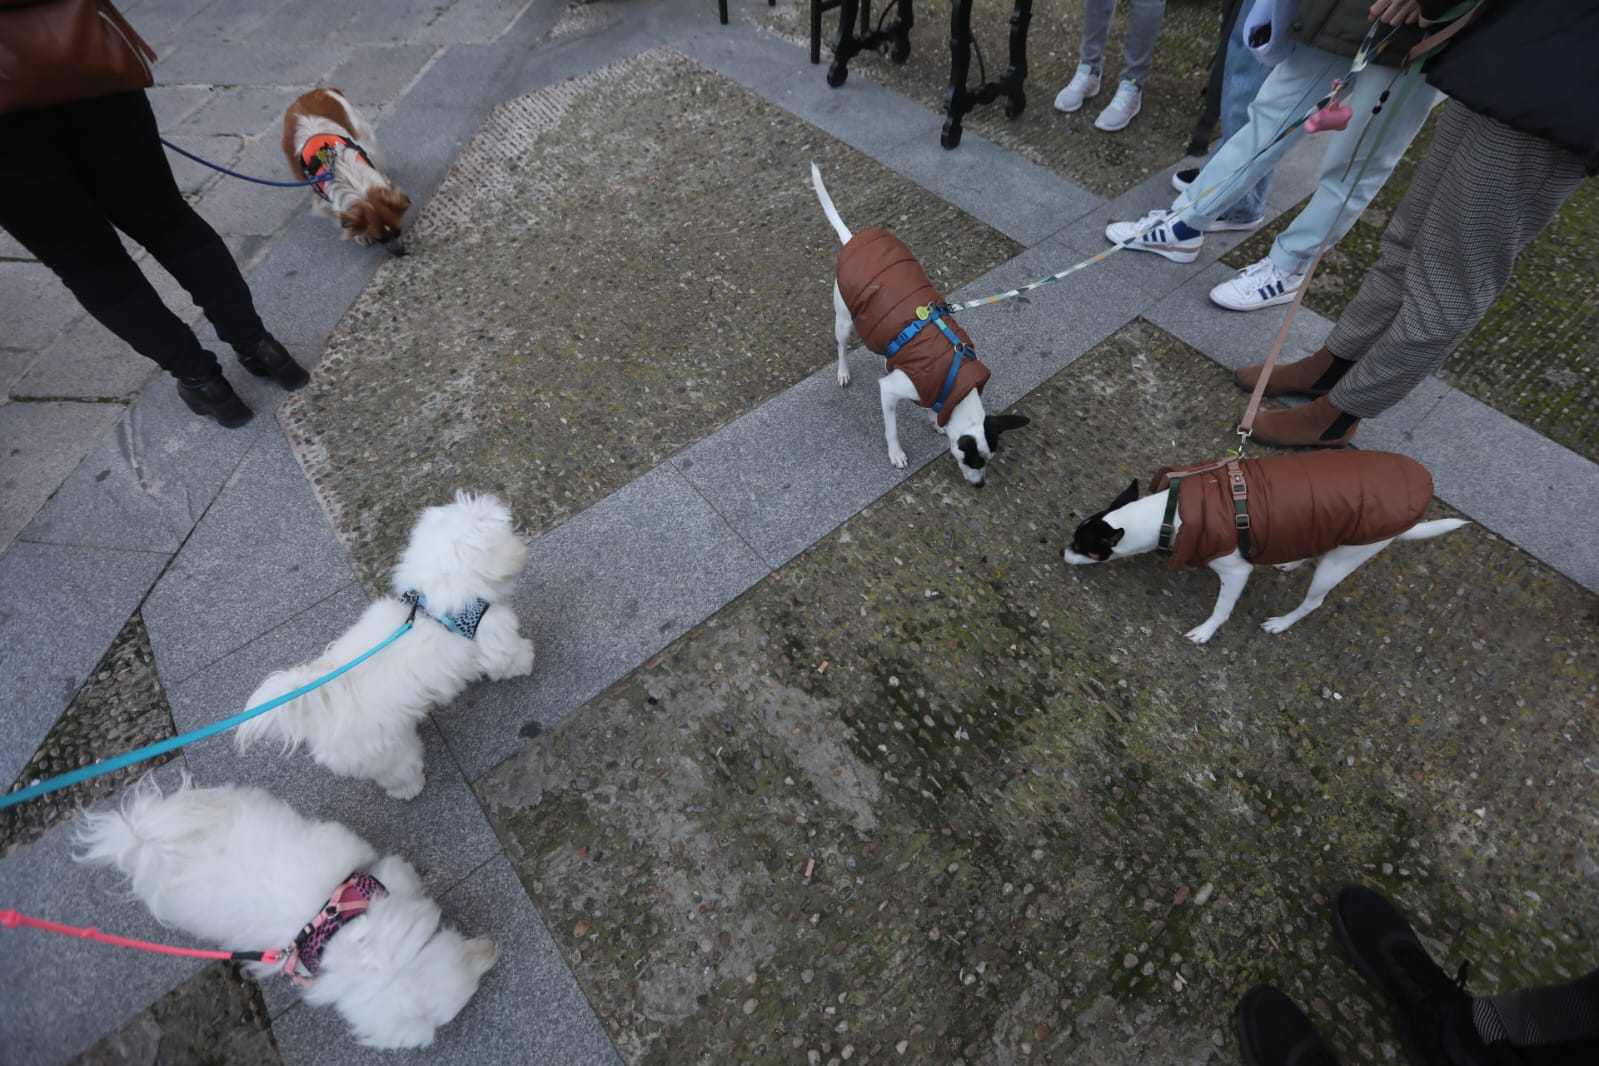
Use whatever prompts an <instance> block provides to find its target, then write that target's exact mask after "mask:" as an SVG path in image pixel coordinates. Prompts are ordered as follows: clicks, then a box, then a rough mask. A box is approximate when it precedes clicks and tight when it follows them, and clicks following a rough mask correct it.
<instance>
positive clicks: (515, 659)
mask: <svg viewBox="0 0 1599 1066" xmlns="http://www.w3.org/2000/svg"><path fill="white" fill-rule="evenodd" d="M532 672H533V642H532V641H531V640H528V639H527V638H526V637H524V638H522V639H521V640H520V641H518V642H517V645H516V653H515V654H514V655H512V656H511V661H510V662H509V663H508V664H507V665H506V670H505V676H506V677H526V676H527V675H528V674H531V673H532Z"/></svg>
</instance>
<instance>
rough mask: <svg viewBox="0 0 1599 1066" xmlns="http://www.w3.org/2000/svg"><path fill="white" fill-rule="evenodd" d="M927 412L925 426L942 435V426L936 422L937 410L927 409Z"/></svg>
mask: <svg viewBox="0 0 1599 1066" xmlns="http://www.w3.org/2000/svg"><path fill="white" fill-rule="evenodd" d="M927 414H928V417H927V428H928V429H930V430H932V431H933V432H934V433H937V434H938V435H939V436H940V437H942V436H943V435H944V430H943V427H941V426H940V425H939V424H938V412H937V411H929V412H928V413H927Z"/></svg>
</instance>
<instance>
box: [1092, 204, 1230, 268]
mask: <svg viewBox="0 0 1599 1066" xmlns="http://www.w3.org/2000/svg"><path fill="white" fill-rule="evenodd" d="M1176 221H1177V216H1176V215H1175V214H1173V213H1172V212H1171V211H1151V212H1150V213H1149V214H1147V215H1145V216H1144V217H1143V218H1141V219H1139V220H1138V221H1137V222H1112V223H1111V224H1110V225H1108V226H1106V227H1105V237H1106V239H1107V240H1109V241H1111V242H1112V243H1114V244H1125V245H1127V248H1128V250H1129V251H1139V252H1154V253H1155V254H1156V255H1163V256H1165V257H1166V258H1167V259H1170V260H1171V261H1172V262H1174V263H1192V262H1193V261H1194V260H1195V259H1198V258H1199V249H1200V248H1201V247H1203V246H1204V244H1205V235H1204V234H1203V233H1196V234H1194V235H1193V236H1192V237H1179V236H1177V234H1176V233H1175V232H1173V230H1172V225H1173V224H1174V223H1175V222H1176Z"/></svg>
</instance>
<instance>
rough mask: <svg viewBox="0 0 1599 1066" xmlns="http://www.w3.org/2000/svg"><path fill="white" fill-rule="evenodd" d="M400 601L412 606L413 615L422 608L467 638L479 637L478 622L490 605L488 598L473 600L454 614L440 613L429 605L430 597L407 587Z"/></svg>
mask: <svg viewBox="0 0 1599 1066" xmlns="http://www.w3.org/2000/svg"><path fill="white" fill-rule="evenodd" d="M400 602H401V603H405V604H409V605H410V606H411V607H412V611H411V613H412V615H413V616H414V615H415V614H416V610H415V609H416V608H421V609H422V611H423V612H424V613H425V614H426V615H427V616H428V617H429V618H431V619H433V620H434V621H435V622H437V623H438V624H439V625H441V626H443V627H444V628H445V629H448V630H449V631H450V632H451V633H454V634H455V635H456V636H458V637H465V638H466V639H467V640H476V639H477V627H478V623H479V622H481V621H483V614H484V612H485V611H487V610H488V609H489V607H490V604H489V601H488V600H473V601H472V602H471V603H469V604H467V605H466V606H465V607H463V608H461V609H460V610H459V611H457V612H455V613H454V614H440V613H439V612H437V611H435V610H434V609H433V608H431V607H429V606H428V598H427V597H426V596H424V595H423V594H422V593H420V592H418V591H417V590H416V589H406V590H405V595H403V596H401V597H400Z"/></svg>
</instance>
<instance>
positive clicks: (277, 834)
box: [78, 777, 500, 1048]
mask: <svg viewBox="0 0 1599 1066" xmlns="http://www.w3.org/2000/svg"><path fill="white" fill-rule="evenodd" d="M78 842H79V843H80V844H82V845H83V846H84V847H85V848H86V850H85V851H84V852H82V853H80V854H79V855H78V860H79V861H80V862H97V863H103V864H107V865H111V866H115V867H116V868H117V869H119V870H121V871H122V872H123V873H124V874H126V875H127V877H128V879H129V881H131V882H132V887H133V892H134V894H135V895H136V896H138V897H139V899H140V900H142V901H143V902H144V904H145V906H147V907H149V908H150V913H151V914H153V915H155V917H156V919H157V920H158V921H160V922H161V923H162V924H165V925H171V926H175V927H177V928H178V929H181V930H183V931H184V932H186V933H189V934H191V935H193V936H197V937H201V938H203V939H205V940H208V941H210V942H212V943H214V944H217V945H219V946H221V947H222V948H223V949H224V950H229V951H268V950H283V949H285V948H287V949H289V953H288V960H287V961H286V962H284V963H278V964H270V963H263V962H255V963H251V964H250V970H251V972H252V974H253V975H254V976H255V977H257V978H261V977H265V976H268V975H270V974H271V973H273V972H274V971H275V970H278V969H283V970H284V972H287V973H290V974H291V975H293V976H294V978H295V980H296V981H297V982H298V983H299V984H301V985H302V986H303V987H302V993H301V994H302V996H303V998H304V999H305V1001H306V1002H307V1003H309V1004H311V1005H313V1006H323V1005H326V1004H332V1005H333V1006H334V1007H335V1008H336V1009H337V1010H338V1012H339V1013H340V1014H342V1015H343V1016H344V1020H345V1021H347V1022H349V1024H350V1028H351V1029H352V1030H353V1032H354V1035H355V1038H356V1039H357V1040H359V1041H360V1042H361V1043H363V1044H366V1045H368V1046H370V1047H381V1048H401V1047H425V1046H427V1045H428V1044H430V1043H432V1042H433V1033H434V1031H435V1030H436V1029H437V1028H438V1027H439V1026H441V1025H444V1024H445V1023H447V1022H448V1021H449V1020H450V1019H451V1018H454V1017H455V1016H456V1014H458V1013H460V1010H461V1008H462V1007H464V1006H466V1002H467V1000H469V999H471V998H472V994H473V993H474V992H476V991H477V986H478V981H479V980H480V979H481V978H482V977H483V975H484V974H485V973H486V972H488V970H489V968H490V967H491V966H493V965H494V962H495V960H496V959H497V958H499V954H500V952H499V948H498V947H496V946H495V944H494V942H493V941H492V940H484V939H476V940H467V939H466V938H465V937H463V936H461V934H460V933H457V932H456V931H455V930H454V929H449V928H445V927H442V926H440V924H439V906H438V904H437V903H434V902H433V901H432V900H431V899H429V898H428V897H427V895H426V894H425V893H424V892H423V891H422V882H421V881H420V879H419V878H418V877H417V875H416V871H415V870H414V869H412V868H411V864H410V863H408V862H406V861H405V860H404V859H402V858H400V857H399V856H398V855H385V856H383V857H382V858H379V857H378V853H377V851H376V850H375V849H374V848H373V847H372V846H371V845H370V844H368V843H367V842H366V841H364V840H362V839H361V838H360V837H358V836H356V835H355V834H354V833H352V832H350V830H348V829H346V828H345V827H344V826H342V825H339V824H338V823H337V822H313V821H310V820H309V819H307V818H304V817H302V816H301V815H300V814H299V813H298V812H296V811H295V810H294V809H293V808H292V807H290V806H288V805H287V804H285V803H283V802H282V801H281V800H278V799H276V798H274V797H273V796H272V795H270V794H269V793H267V792H264V791H262V790H261V789H258V788H243V787H236V786H227V787H223V788H192V787H190V785H189V782H188V781H187V780H184V782H183V783H182V785H180V786H179V787H178V789H177V790H176V791H175V792H173V793H172V794H171V795H163V794H162V792H161V788H160V786H159V785H157V784H156V783H155V782H154V781H153V780H152V779H151V778H148V777H146V778H145V779H144V780H142V781H140V782H139V784H138V785H136V786H135V787H134V788H133V789H132V790H131V791H130V792H129V793H128V794H127V795H126V796H125V797H123V801H122V804H121V808H120V809H113V810H107V811H100V812H97V813H92V814H87V815H84V816H83V819H82V824H81V827H80V828H79V830H78Z"/></svg>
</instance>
